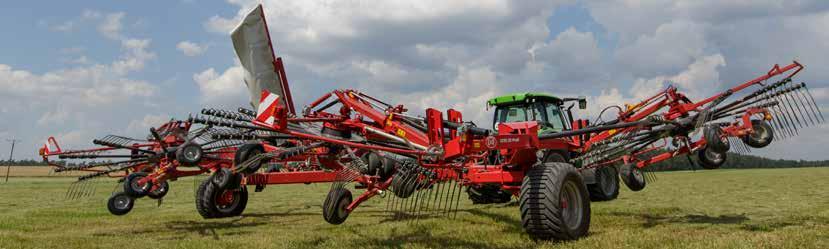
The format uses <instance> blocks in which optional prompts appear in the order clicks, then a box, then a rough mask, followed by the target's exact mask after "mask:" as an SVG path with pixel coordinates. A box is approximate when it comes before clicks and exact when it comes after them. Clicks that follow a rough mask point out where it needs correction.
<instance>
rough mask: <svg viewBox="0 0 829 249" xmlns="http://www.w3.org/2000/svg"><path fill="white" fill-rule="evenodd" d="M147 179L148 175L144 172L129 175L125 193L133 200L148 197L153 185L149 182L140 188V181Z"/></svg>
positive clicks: (125, 183)
mask: <svg viewBox="0 0 829 249" xmlns="http://www.w3.org/2000/svg"><path fill="white" fill-rule="evenodd" d="M144 177H147V173H144V172H136V173H132V174H129V175H128V176H127V178H126V179H124V193H125V194H127V195H129V196H130V197H132V198H141V197H144V196H147V194H149V193H150V189H151V188H152V186H153V185H152V183H151V182H148V183H146V184H144V185H142V186H139V184H138V181H139V180H141V179H143V178H144Z"/></svg>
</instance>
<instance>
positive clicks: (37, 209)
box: [0, 167, 829, 249]
mask: <svg viewBox="0 0 829 249" xmlns="http://www.w3.org/2000/svg"><path fill="white" fill-rule="evenodd" d="M3 170H5V169H4V168H3ZM12 170H13V172H14V169H12ZM3 173H5V172H3ZM657 178H658V181H656V182H654V183H650V184H649V186H648V187H647V188H645V190H644V191H642V192H630V191H627V190H626V189H623V191H622V193H621V194H620V197H619V199H617V200H614V201H610V202H597V203H593V204H592V210H593V215H592V223H591V227H590V235H589V236H588V237H586V238H583V239H581V240H578V241H571V242H535V241H532V240H530V239H529V238H528V237H527V236H526V235H525V234H524V233H523V231H522V228H521V223H520V216H519V212H518V207H517V205H516V204H515V203H514V202H513V203H508V204H494V205H472V204H471V202H469V201H468V200H465V197H464V198H463V201H462V202H461V204H460V207H459V211H458V214H457V217H456V218H454V219H447V218H428V219H421V220H417V221H412V220H395V219H391V218H390V216H389V214H388V213H386V212H384V209H385V204H386V202H385V200H384V199H381V198H375V199H373V200H371V201H369V202H367V203H365V204H363V205H362V206H361V207H360V208H359V209H357V210H356V211H355V212H354V213H352V214H351V216H350V217H349V219H348V220H347V221H346V222H345V223H344V224H343V225H339V226H335V225H329V224H327V223H326V222H325V221H323V219H322V217H321V208H320V206H321V203H322V201H323V198H324V196H325V194H326V192H327V191H328V185H327V184H311V185H291V186H269V187H268V188H267V189H265V191H263V192H260V193H254V192H253V191H252V189H251V195H250V203H249V205H248V208H247V209H246V211H245V214H244V215H243V216H241V217H235V218H224V219H216V220H204V219H202V218H201V217H200V216H199V215H198V214H197V213H196V210H195V208H194V204H193V203H194V202H193V192H194V186H195V184H196V181H200V180H202V179H203V178H186V179H181V180H179V181H176V182H174V183H172V187H171V192H170V194H169V195H168V197H167V198H165V200H164V201H163V203H162V204H161V205H160V206H159V205H158V202H156V201H154V200H150V199H146V198H145V199H139V200H138V201H137V204H136V206H135V208H134V210H133V211H132V212H131V213H129V214H127V215H125V216H120V217H117V216H112V215H110V214H109V213H108V212H107V209H106V199H107V197H108V196H109V194H110V193H111V192H112V191H113V190H114V189H115V188H116V183H115V181H114V180H113V179H106V180H99V181H96V182H95V183H94V184H90V185H88V186H87V187H94V191H95V193H96V194H95V195H93V196H92V197H89V198H84V199H81V200H65V190H66V189H67V188H68V187H69V185H70V183H71V182H72V180H73V179H72V178H71V177H11V178H10V180H9V182H8V183H2V184H0V248H119V249H125V248H174V247H175V248H535V247H539V248H621V247H626V248H829V180H827V179H829V168H827V167H824V168H800V169H758V170H712V171H688V172H667V173H657Z"/></svg>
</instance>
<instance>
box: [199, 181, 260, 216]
mask: <svg viewBox="0 0 829 249" xmlns="http://www.w3.org/2000/svg"><path fill="white" fill-rule="evenodd" d="M200 199H201V201H202V205H205V208H206V211H207V212H208V213H209V215H208V216H209V217H213V218H224V217H233V216H239V215H241V214H242V212H244V211H245V208H246V207H247V205H248V190H247V187H245V186H242V187H241V188H237V189H222V188H219V187H217V186H216V185H213V184H207V186H206V187H205V189H204V192H203V193H202V196H201V198H200Z"/></svg>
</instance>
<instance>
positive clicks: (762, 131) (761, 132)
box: [748, 125, 770, 143]
mask: <svg viewBox="0 0 829 249" xmlns="http://www.w3.org/2000/svg"><path fill="white" fill-rule="evenodd" d="M748 136H749V137H751V140H754V141H757V142H758V143H765V142H766V140H768V139H769V137H770V136H769V131H768V130H767V129H766V127H765V126H762V125H756V126H754V132H752V133H751V134H749V135H748Z"/></svg>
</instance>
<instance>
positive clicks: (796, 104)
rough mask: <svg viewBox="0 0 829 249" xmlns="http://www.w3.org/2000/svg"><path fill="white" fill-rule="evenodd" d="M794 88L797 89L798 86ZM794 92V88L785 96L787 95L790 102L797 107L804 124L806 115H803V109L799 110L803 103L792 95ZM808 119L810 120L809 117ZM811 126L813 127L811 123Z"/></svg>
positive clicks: (794, 94) (795, 95)
mask: <svg viewBox="0 0 829 249" xmlns="http://www.w3.org/2000/svg"><path fill="white" fill-rule="evenodd" d="M795 87H798V86H795ZM794 91H797V90H796V88H794V89H792V92H790V93H787V94H786V95H789V96H788V97H791V98H792V102H794V105H795V106H796V107H797V111H798V112H799V113H800V117H801V118H803V123H806V117H805V116H806V115H805V114H803V109H801V107H800V106H801V105H802V104H803V102H802V101H800V99H799V98H798V97H797V94H796V93H794ZM804 107H805V106H804ZM809 118H810V119H811V117H809ZM812 125H814V123H812ZM801 128H803V126H801Z"/></svg>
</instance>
